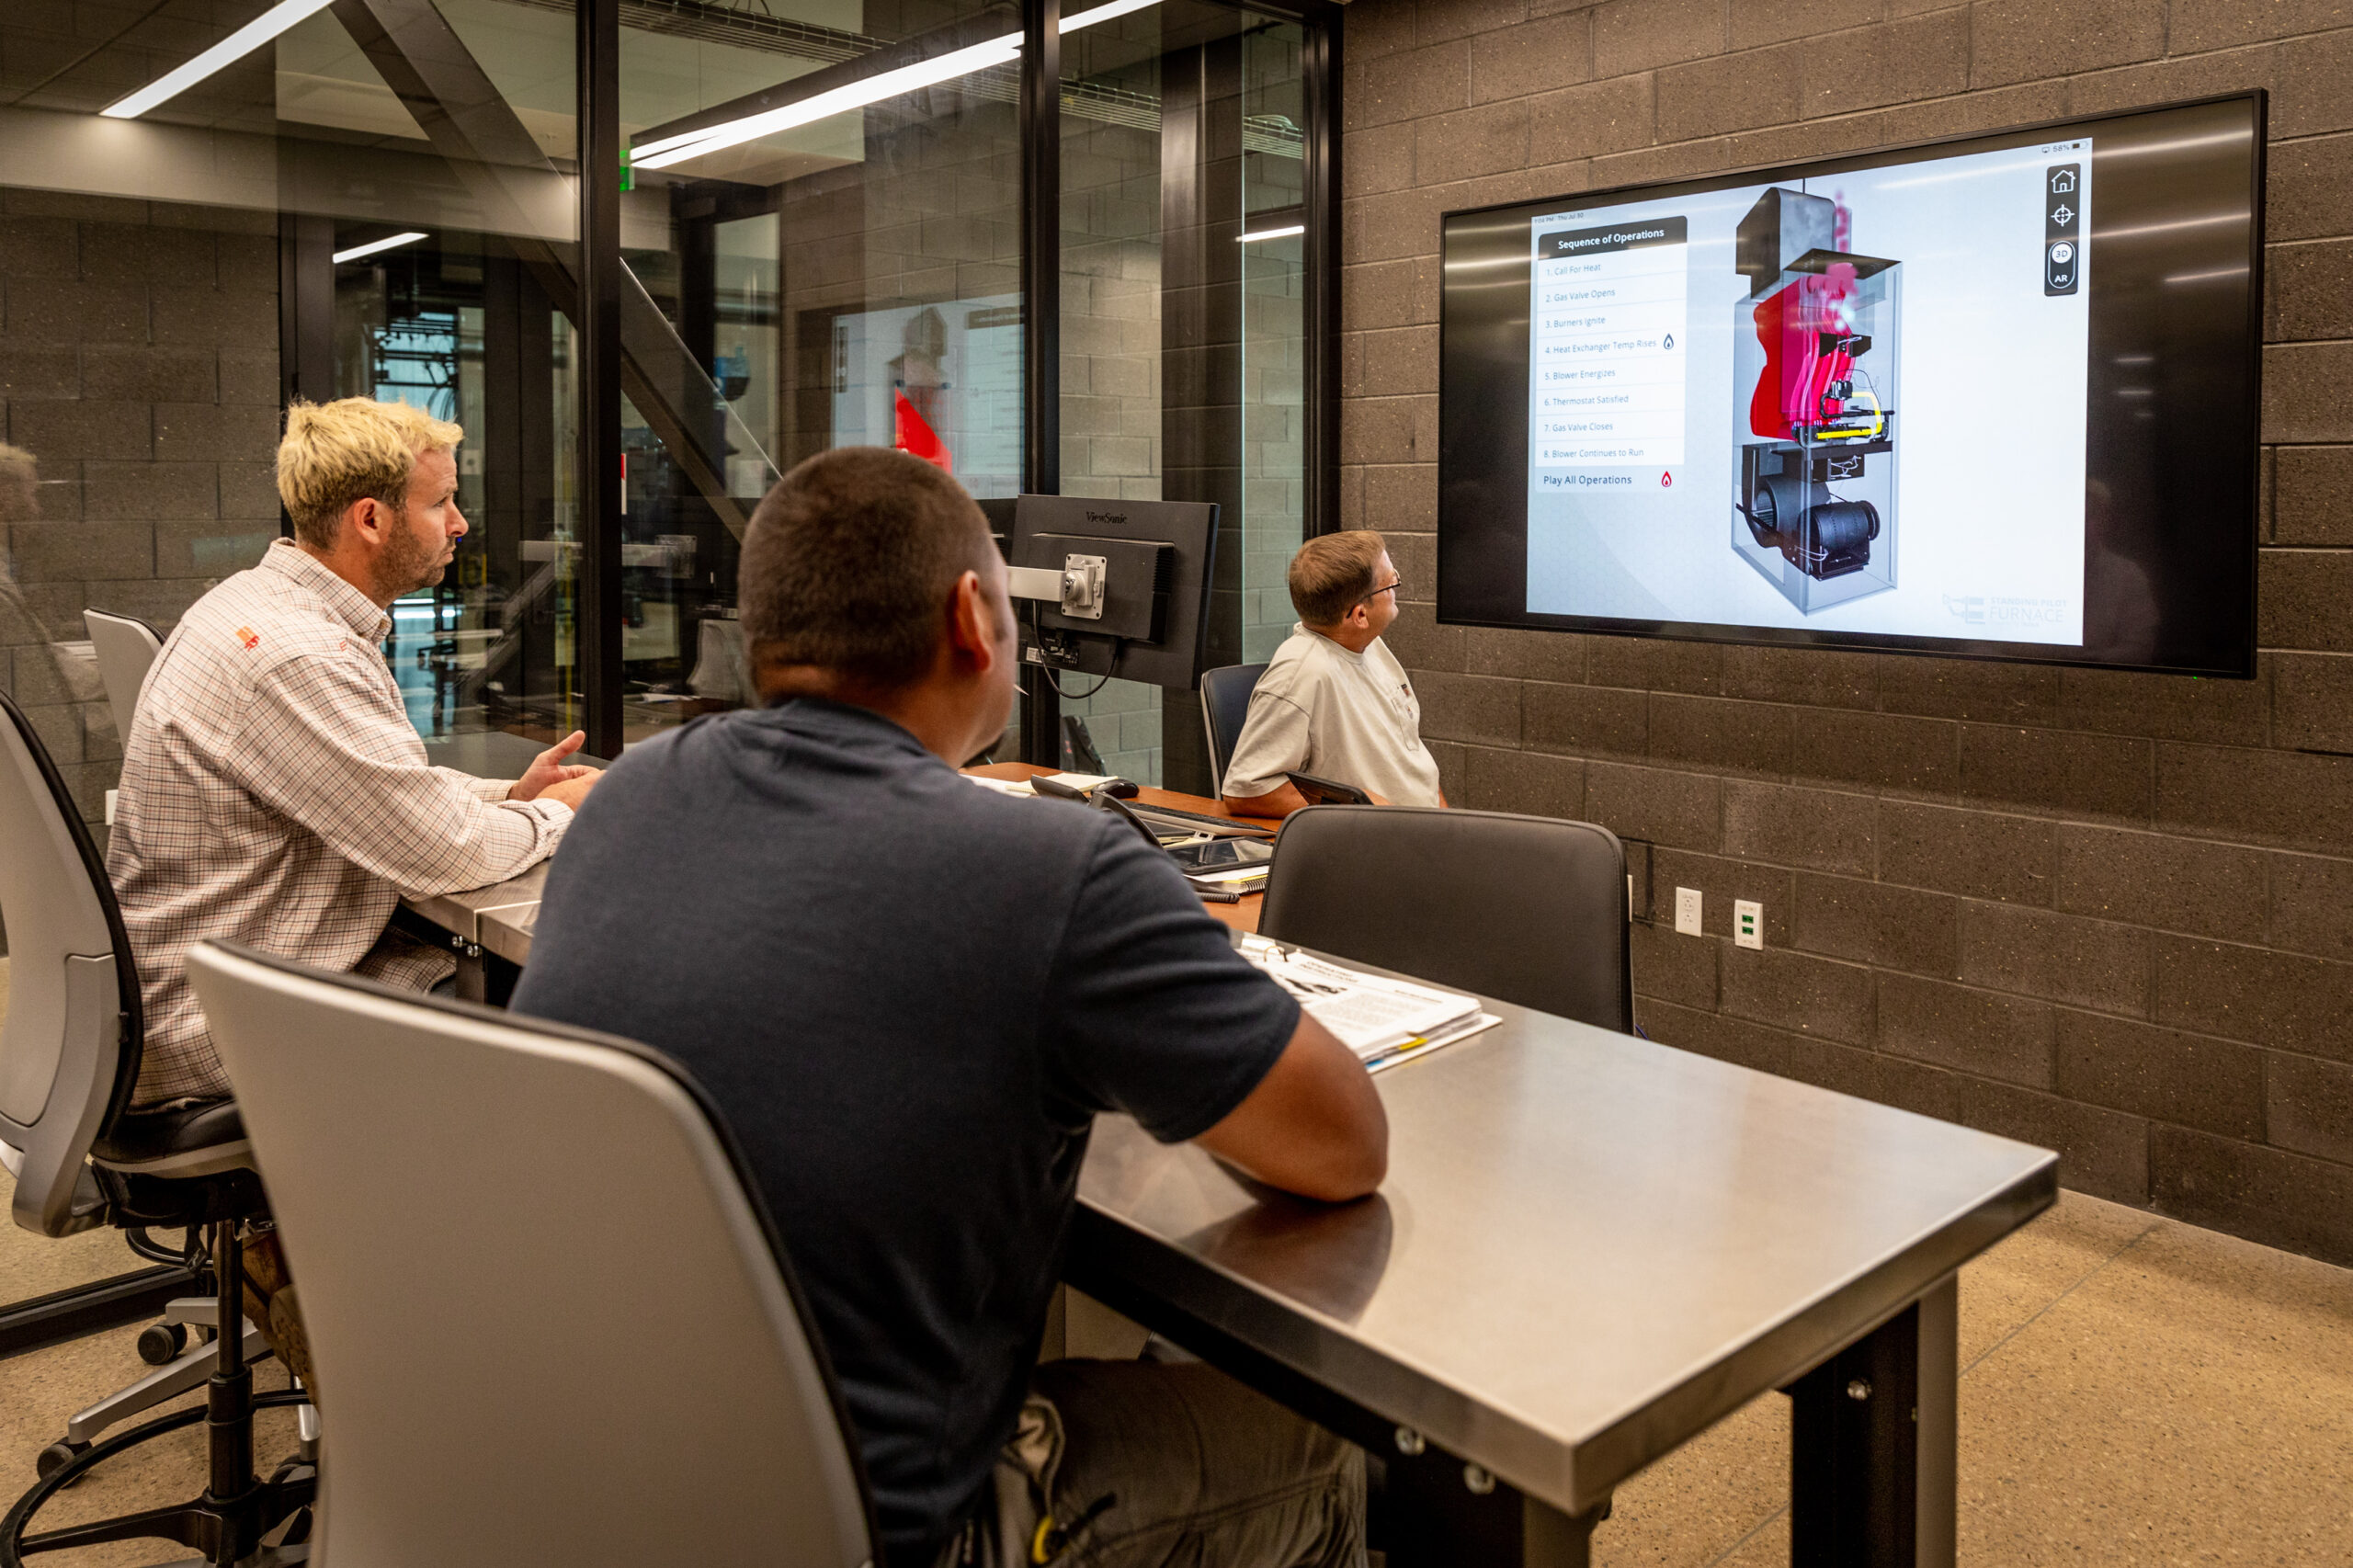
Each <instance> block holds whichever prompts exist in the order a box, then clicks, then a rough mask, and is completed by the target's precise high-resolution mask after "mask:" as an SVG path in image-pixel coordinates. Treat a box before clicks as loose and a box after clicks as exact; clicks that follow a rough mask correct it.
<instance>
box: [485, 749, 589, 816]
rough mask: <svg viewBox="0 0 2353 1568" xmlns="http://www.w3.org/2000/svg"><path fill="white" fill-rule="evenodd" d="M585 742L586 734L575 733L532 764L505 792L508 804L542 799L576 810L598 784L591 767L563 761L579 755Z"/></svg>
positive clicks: (535, 758) (543, 753)
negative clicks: (576, 753)
mask: <svg viewBox="0 0 2353 1568" xmlns="http://www.w3.org/2000/svg"><path fill="white" fill-rule="evenodd" d="M587 741H588V736H587V733H585V731H581V730H574V731H573V732H572V733H570V734H568V735H566V736H564V737H563V739H562V740H560V741H558V742H556V744H553V745H551V746H550V747H549V748H548V749H547V750H545V751H543V752H541V753H540V755H539V756H536V757H534V758H532V760H531V766H530V767H528V768H526V769H524V771H523V777H522V778H517V780H515V782H514V784H513V785H512V786H510V787H509V788H508V790H507V791H506V798H507V799H508V800H510V801H536V800H539V799H540V798H541V797H542V796H544V797H545V798H547V799H548V800H551V801H563V803H564V804H565V805H567V806H571V807H574V808H575V809H577V808H578V806H579V804H580V802H581V801H582V799H583V798H584V797H585V796H586V795H587V793H588V790H589V788H590V786H592V785H594V784H595V783H596V782H597V770H596V769H595V768H593V767H574V766H569V765H567V764H566V763H565V762H564V760H563V759H564V758H565V757H568V756H571V755H572V754H573V753H574V752H576V751H578V750H579V749H580V748H581V747H582V746H583V745H585V744H587Z"/></svg>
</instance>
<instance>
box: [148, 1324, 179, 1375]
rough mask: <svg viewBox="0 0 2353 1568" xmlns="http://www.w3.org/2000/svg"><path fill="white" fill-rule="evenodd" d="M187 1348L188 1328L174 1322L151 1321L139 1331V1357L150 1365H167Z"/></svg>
mask: <svg viewBox="0 0 2353 1568" xmlns="http://www.w3.org/2000/svg"><path fill="white" fill-rule="evenodd" d="M187 1348H188V1330H187V1329H186V1328H185V1327H183V1326H182V1325H180V1324H176V1323H151V1324H148V1325H147V1326H146V1327H145V1328H142V1329H141V1330H140V1331H139V1358H140V1359H141V1360H142V1361H144V1362H146V1363H147V1364H148V1365H149V1366H151V1367H168V1366H170V1365H171V1364H172V1363H173V1362H175V1361H176V1360H178V1359H179V1358H180V1353H181V1352H182V1351H184V1350H186V1349H187Z"/></svg>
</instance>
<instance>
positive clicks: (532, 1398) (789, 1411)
mask: <svg viewBox="0 0 2353 1568" xmlns="http://www.w3.org/2000/svg"><path fill="white" fill-rule="evenodd" d="M188 978H189V980H190V982H191V983H193V984H194V986H195V987H196V993H197V995H198V996H199V998H200V999H201V1000H202V1002H203V1004H204V1012H205V1017H206V1018H207V1019H208V1021H209V1022H210V1025H211V1028H212V1037H213V1040H215V1041H216V1042H217V1043H218V1044H219V1046H220V1049H221V1055H222V1061H223V1062H225V1063H226V1064H227V1066H228V1069H229V1075H230V1077H231V1079H232V1080H233V1081H234V1083H235V1084H236V1085H237V1100H238V1104H239V1105H240V1106H242V1107H243V1108H244V1118H245V1126H246V1130H247V1132H248V1134H249V1135H250V1136H251V1137H252V1139H253V1142H254V1149H255V1153H256V1155H257V1156H258V1161H259V1164H260V1166H261V1170H262V1175H263V1178H264V1179H265V1180H266V1181H267V1183H268V1184H269V1192H270V1201H271V1206H272V1210H273V1212H274V1213H275V1216H276V1218H277V1221H278V1232H279V1236H280V1239H281V1242H282V1244H283V1245H284V1246H285V1248H286V1252H287V1263H288V1266H289V1267H290V1270H291V1272H292V1273H293V1274H294V1276H295V1277H296V1278H299V1279H300V1280H301V1292H302V1318H303V1323H304V1326H305V1328H306V1330H307V1332H308V1334H309V1336H310V1342H311V1353H312V1357H313V1362H314V1364H315V1365H316V1367H317V1369H318V1376H319V1386H320V1387H321V1389H322V1390H325V1389H332V1390H333V1391H334V1392H332V1393H330V1394H328V1395H327V1396H326V1400H325V1402H324V1403H323V1404H322V1406H321V1415H322V1418H323V1420H324V1432H323V1438H322V1440H323V1443H324V1449H323V1455H324V1465H323V1467H322V1470H321V1477H322V1488H323V1490H322V1494H321V1498H322V1506H321V1511H320V1543H321V1551H320V1555H319V1557H318V1559H317V1561H318V1562H321V1563H323V1564H324V1565H326V1568H415V1565H417V1564H420V1563H431V1564H433V1565H434V1568H491V1565H492V1564H497V1565H499V1568H506V1565H508V1564H512V1563H517V1562H550V1563H554V1562H561V1563H563V1564H565V1565H566V1568H643V1565H644V1564H647V1563H656V1562H714V1563H715V1562H765V1563H775V1564H779V1565H785V1568H858V1565H859V1564H862V1563H867V1562H870V1561H871V1560H872V1558H873V1554H874V1550H875V1549H874V1547H873V1545H872V1544H871V1543H872V1540H873V1535H872V1530H871V1524H870V1513H869V1510H868V1506H867V1502H866V1493H865V1488H864V1485H863V1483H862V1481H861V1477H860V1471H859V1469H858V1463H857V1460H856V1459H855V1457H854V1456H855V1450H854V1449H853V1448H852V1446H851V1445H850V1443H849V1442H848V1441H847V1438H846V1433H847V1424H846V1422H845V1420H844V1417H843V1415H842V1411H841V1406H840V1403H839V1401H838V1399H837V1397H836V1395H835V1389H834V1385H833V1381H832V1378H831V1375H830V1372H829V1370H828V1368H827V1364H826V1362H825V1360H824V1355H823V1353H822V1351H821V1350H820V1349H819V1348H818V1347H817V1346H816V1345H815V1343H814V1341H813V1337H812V1335H810V1333H809V1331H808V1330H807V1328H806V1327H805V1326H804V1325H805V1322H806V1320H805V1318H804V1316H803V1314H802V1312H801V1306H800V1302H799V1300H798V1298H797V1295H796V1293H795V1291H794V1289H793V1286H792V1283H791V1277H790V1273H789V1271H788V1270H787V1269H786V1267H785V1265H784V1262H783V1254H782V1251H781V1249H780V1247H779V1244H778V1242H777V1239H776V1233H775V1230H774V1228H773V1226H772V1225H771V1224H770V1223H769V1222H768V1220H767V1212H766V1210H765V1209H764V1208H763V1207H762V1206H761V1204H760V1203H759V1201H758V1199H757V1197H756V1189H754V1188H752V1187H749V1186H748V1185H747V1183H746V1181H745V1176H744V1166H743V1164H742V1162H741V1161H740V1160H739V1159H738V1158H737V1157H736V1155H735V1153H734V1150H733V1144H732V1142H731V1141H730V1140H729V1139H728V1137H727V1136H726V1134H725V1133H724V1131H722V1127H721V1124H720V1122H719V1120H718V1119H717V1117H716V1116H715V1115H714V1114H713V1113H712V1111H711V1109H710V1107H709V1106H708V1104H707V1103H706V1102H704V1101H703V1099H702V1097H701V1095H700V1092H699V1090H698V1089H697V1088H696V1087H695V1085H693V1083H692V1081H691V1080H689V1079H688V1078H687V1077H686V1076H685V1074H684V1073H683V1072H682V1071H681V1070H680V1069H679V1068H677V1067H676V1065H675V1064H673V1063H671V1062H668V1061H667V1059H665V1058H664V1057H662V1056H660V1055H658V1054H656V1053H655V1052H653V1051H647V1050H645V1049H644V1048H642V1047H640V1046H637V1045H633V1044H631V1043H630V1042H629V1041H626V1040H616V1039H613V1038H611V1037H608V1036H603V1035H597V1034H592V1033H590V1032H588V1031H585V1030H578V1029H568V1028H560V1027H556V1026H551V1025H546V1024H541V1023H538V1022H534V1021H528V1020H525V1019H521V1018H517V1017H511V1016H509V1015H507V1014H505V1013H499V1012H494V1011H491V1010H490V1009H488V1008H483V1007H472V1006H464V1005H462V1004H458V1003H443V1002H438V1001H434V1000H431V999H427V998H422V997H415V996H411V995H408V994H404V993H400V992H394V991H391V990H388V989H386V988H384V987H382V986H380V985H376V984H373V983H369V982H367V981H362V980H357V979H354V978H352V977H350V976H348V975H328V974H324V973H322V972H320V971H315V970H308V969H303V968H301V967H300V966H298V965H295V964H291V963H289V962H287V961H286V960H279V959H274V958H269V957H266V956H264V955H262V954H260V953H256V952H255V951H253V950H252V949H244V948H238V947H233V946H230V945H228V944H224V943H218V942H208V943H205V944H203V945H201V946H199V948H197V949H195V950H194V951H193V952H192V953H191V954H190V955H189V958H188Z"/></svg>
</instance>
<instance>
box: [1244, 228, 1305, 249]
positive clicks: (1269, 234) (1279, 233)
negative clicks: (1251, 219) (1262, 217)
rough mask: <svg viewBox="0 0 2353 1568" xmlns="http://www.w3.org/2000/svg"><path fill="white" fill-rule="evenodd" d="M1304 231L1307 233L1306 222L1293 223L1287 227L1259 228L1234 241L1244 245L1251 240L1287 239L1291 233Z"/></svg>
mask: <svg viewBox="0 0 2353 1568" xmlns="http://www.w3.org/2000/svg"><path fill="white" fill-rule="evenodd" d="M1303 233H1307V225H1306V224H1304V223H1293V224H1292V225H1290V227H1289V228H1287V229H1261V230H1259V231H1258V232H1257V233H1255V234H1243V235H1240V236H1238V237H1237V238H1236V239H1235V241H1234V243H1235V244H1245V245H1246V244H1249V243H1250V242H1251V241H1253V240H1287V239H1289V238H1290V237H1291V236H1292V235H1293V234H1303Z"/></svg>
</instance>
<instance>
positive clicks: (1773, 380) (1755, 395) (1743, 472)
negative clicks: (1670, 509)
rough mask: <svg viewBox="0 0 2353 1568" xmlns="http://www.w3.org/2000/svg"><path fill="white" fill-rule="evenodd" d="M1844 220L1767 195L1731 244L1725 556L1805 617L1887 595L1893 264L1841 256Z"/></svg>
mask: <svg viewBox="0 0 2353 1568" xmlns="http://www.w3.org/2000/svg"><path fill="white" fill-rule="evenodd" d="M1850 223H1851V218H1850V215H1849V214H1848V212H1847V210H1846V208H1845V207H1843V206H1842V205H1841V204H1840V203H1838V202H1837V201H1836V200H1833V199H1831V198H1829V197H1824V196H1814V195H1812V194H1809V193H1807V192H1805V191H1802V190H1792V189H1789V188H1786V187H1779V186H1776V187H1772V188H1771V189H1768V190H1767V191H1766V192H1765V194H1764V195H1762V196H1760V197H1758V198H1757V199H1756V205H1755V206H1754V207H1752V208H1750V209H1749V210H1748V215H1747V216H1746V217H1745V218H1743V219H1742V220H1741V222H1740V230H1739V233H1738V237H1737V243H1736V244H1735V246H1734V260H1733V265H1734V267H1735V268H1736V270H1737V271H1738V272H1739V273H1740V275H1741V276H1742V277H1743V278H1745V279H1746V280H1747V283H1748V290H1747V293H1746V294H1745V297H1743V298H1741V299H1739V300H1737V301H1734V303H1733V378H1734V385H1735V388H1736V389H1739V390H1745V392H1747V394H1748V405H1747V408H1746V410H1745V413H1744V412H1743V411H1741V410H1740V409H1739V408H1738V400H1737V397H1736V396H1735V408H1734V415H1735V418H1736V419H1737V420H1738V421H1739V427H1740V434H1739V435H1738V436H1737V437H1735V445H1734V449H1733V476H1734V477H1733V483H1734V485H1735V486H1736V488H1735V490H1734V491H1733V530H1732V542H1733V550H1734V551H1737V552H1738V553H1739V554H1740V555H1741V557H1742V558H1743V559H1745V560H1746V561H1747V562H1748V563H1749V564H1750V565H1752V566H1754V567H1756V570H1757V571H1758V572H1759V573H1760V574H1763V575H1764V577H1765V579H1766V580H1767V581H1768V582H1769V583H1771V584H1772V585H1774V586H1775V587H1777V588H1779V590H1780V591H1781V593H1782V594H1783V595H1784V596H1785V597H1787V598H1788V599H1789V601H1790V603H1791V604H1792V605H1795V606H1796V607H1797V608H1798V609H1799V610H1800V611H1801V612H1802V613H1803V614H1807V615H1812V614H1813V613H1815V612H1816V611H1818V610H1824V609H1827V608H1830V607H1831V606H1833V605H1840V604H1845V603H1847V602H1848V601H1849V600H1852V599H1858V598H1861V597H1864V596H1865V595H1867V594H1875V593H1879V592H1881V591H1882V590H1884V589H1888V588H1892V587H1893V586H1894V585H1895V542H1896V540H1895V535H1896V516H1895V456H1896V450H1895V449H1896V432H1897V426H1896V408H1895V389H1896V385H1897V381H1896V370H1897V367H1898V357H1899V355H1900V354H1901V352H1902V347H1901V342H1900V339H1901V334H1902V321H1901V307H1902V289H1903V278H1902V274H1903V270H1904V268H1903V265H1902V263H1900V262H1896V261H1891V260H1889V259H1887V258H1886V257H1883V256H1858V255H1856V254H1854V253H1853V252H1851V251H1849V250H1848V249H1847V244H1849V238H1848V231H1849V226H1850Z"/></svg>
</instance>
